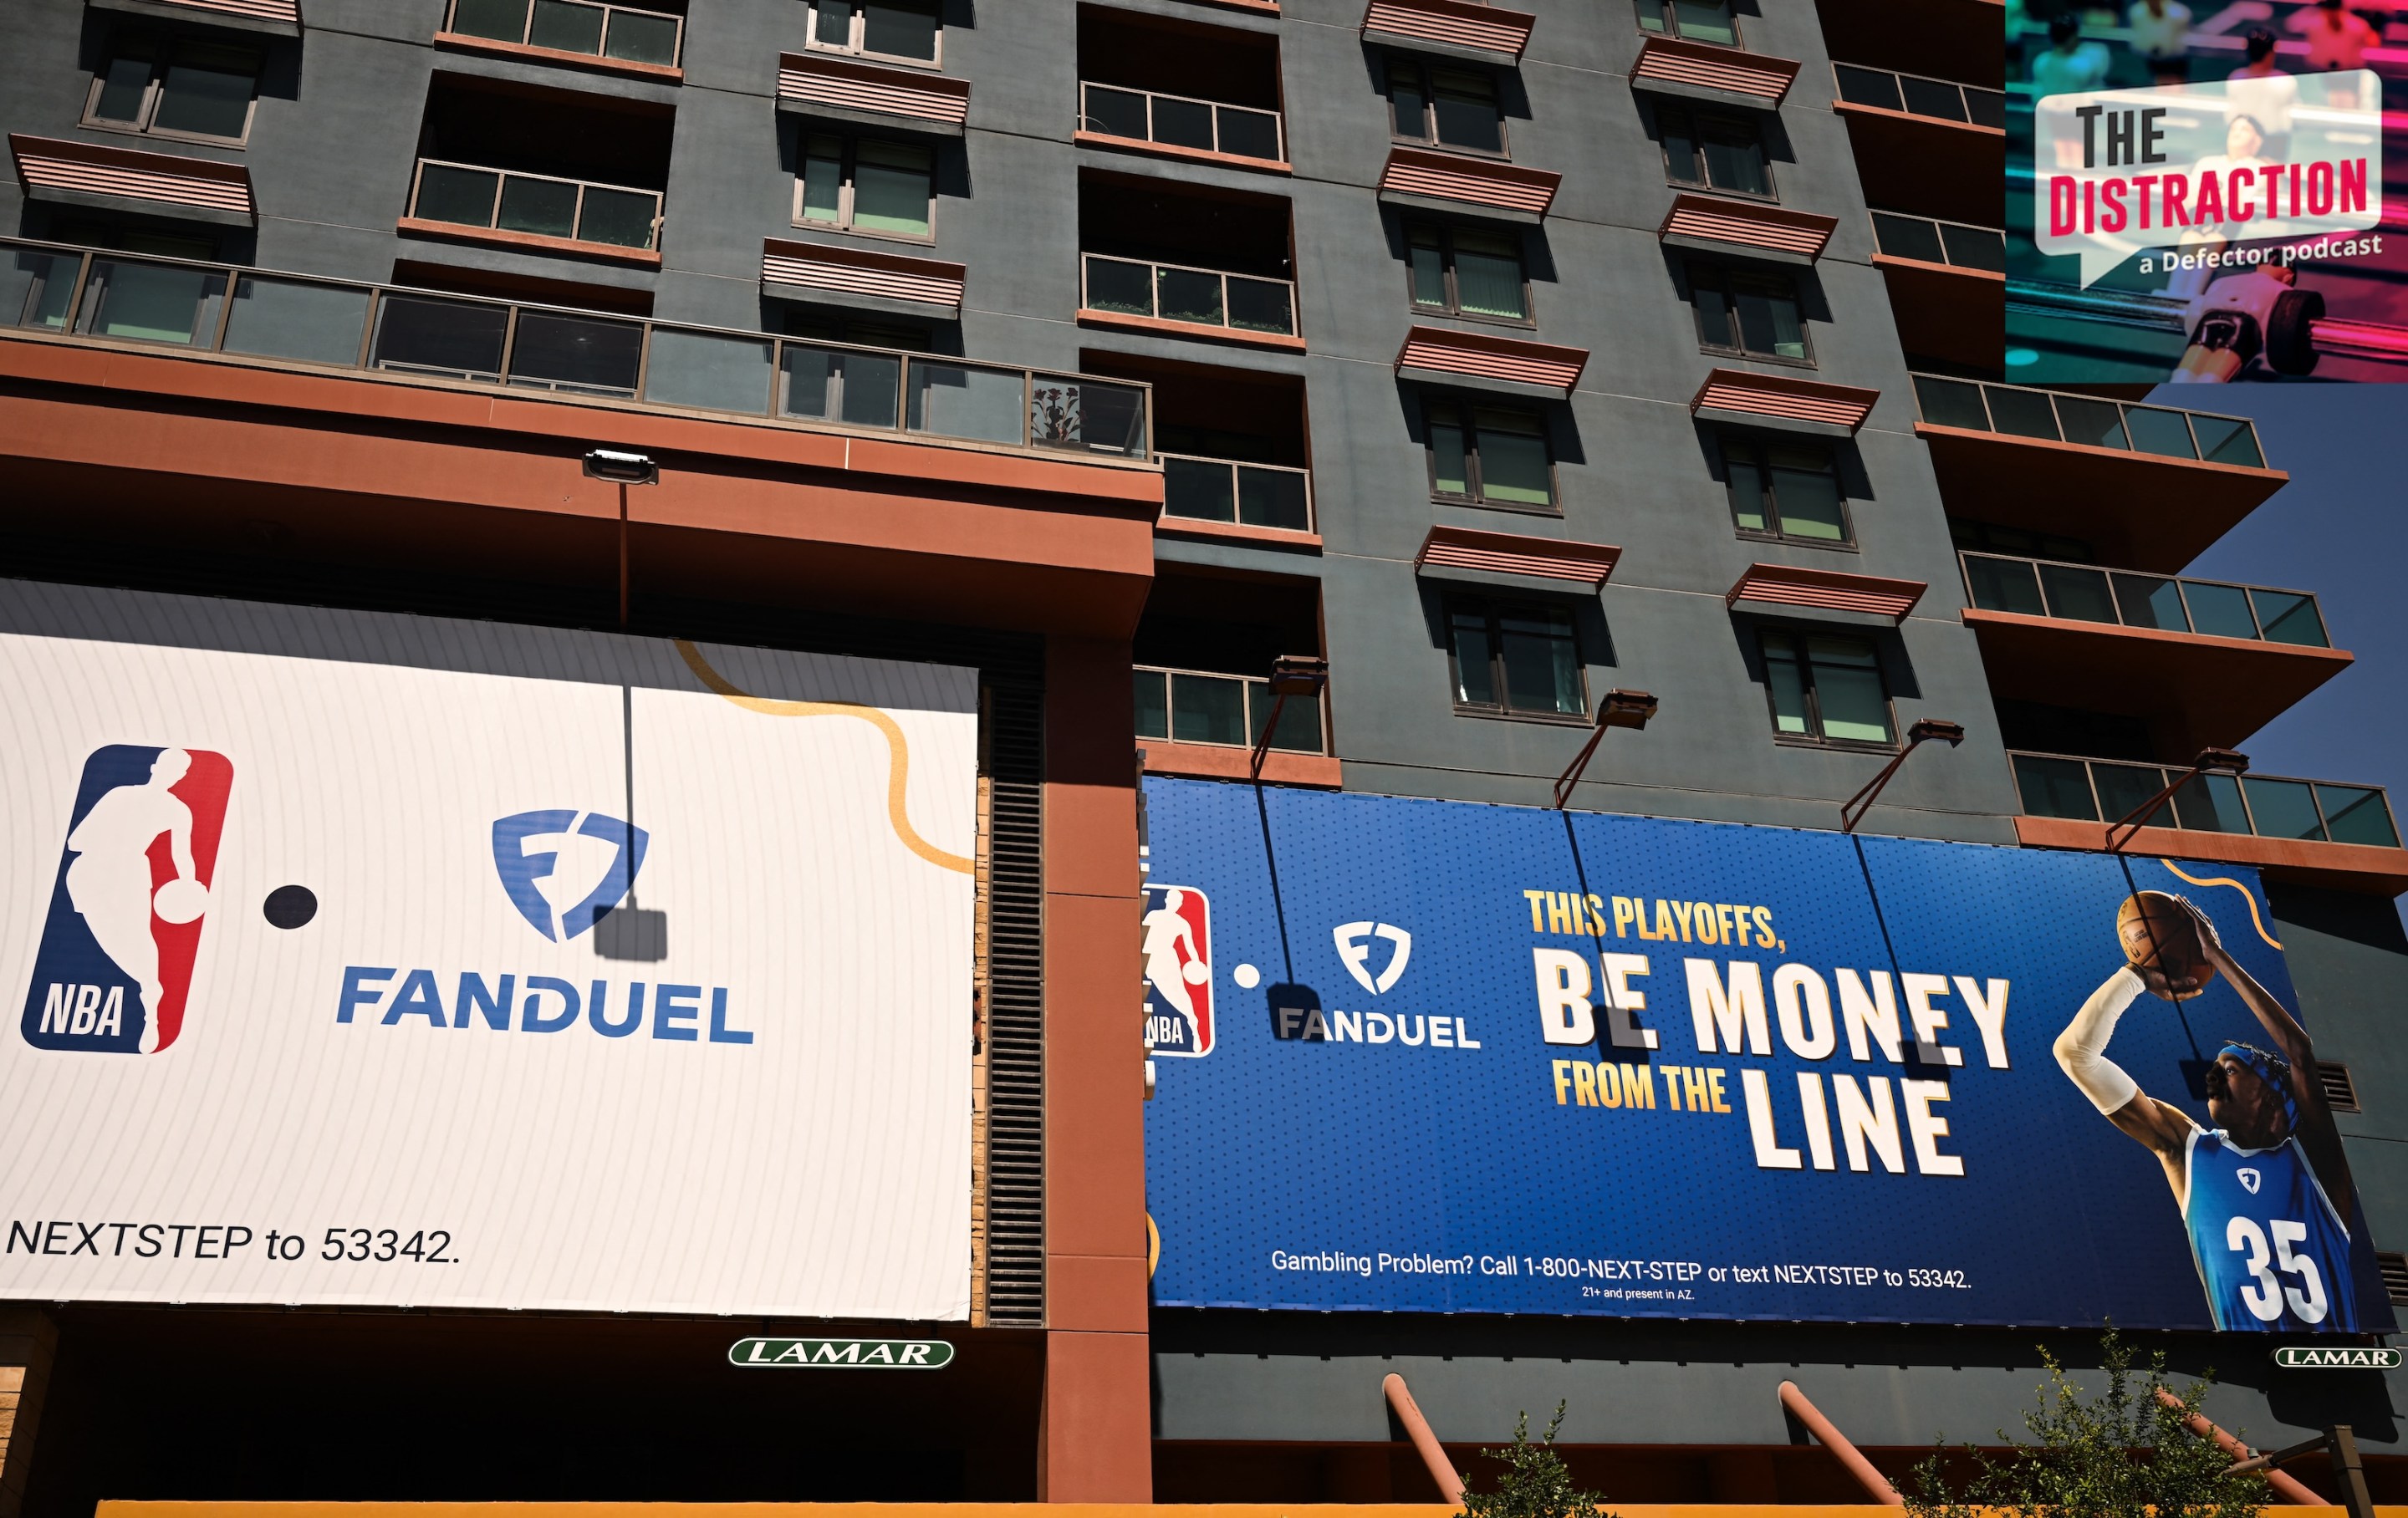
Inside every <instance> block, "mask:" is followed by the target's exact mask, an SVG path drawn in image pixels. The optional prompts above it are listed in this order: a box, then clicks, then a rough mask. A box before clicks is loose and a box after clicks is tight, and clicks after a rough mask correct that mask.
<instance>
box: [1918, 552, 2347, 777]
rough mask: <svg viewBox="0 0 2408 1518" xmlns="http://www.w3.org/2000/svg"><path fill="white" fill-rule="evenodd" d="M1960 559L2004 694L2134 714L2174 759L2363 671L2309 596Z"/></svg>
mask: <svg viewBox="0 0 2408 1518" xmlns="http://www.w3.org/2000/svg"><path fill="white" fill-rule="evenodd" d="M1957 558H1958V560H1959V562H1960V563H1961V564H1962V566H1963V568H1964V575H1965V592H1966V600H1967V603H1968V609H1967V610H1966V611H1965V613H1964V620H1965V623H1966V624H1967V625H1968V626H1971V628H1972V629H1973V631H1974V634H1975V636H1976V637H1977V638H1978V639H1979V641H1980V643H1981V646H1982V659H1983V663H1984V665H1985V667H1986V668H1987V670H1988V672H1989V677H1990V689H1991V693H1992V695H1995V696H1997V697H1998V698H2000V699H2002V700H2011V701H2034V702H2041V703H2044V704H2048V705H2053V706H2059V707H2075V708H2081V709H2089V710H2096V711H2120V712H2128V713H2131V714H2132V715H2134V716H2138V717H2141V718H2143V720H2146V721H2147V722H2149V723H2150V724H2151V726H2152V727H2153V728H2154V729H2155V730H2157V732H2158V733H2159V735H2160V741H2161V744H2162V746H2163V747H2164V748H2166V749H2168V750H2171V751H2173V752H2194V751H2196V750H2198V749H2200V748H2205V747H2208V746H2211V745H2214V746H2217V747H2226V748H2229V747H2233V746H2236V745H2238V744H2239V743H2240V742H2241V741H2242V740H2243V738H2247V737H2248V736H2249V735H2250V734H2251V733H2254V732H2256V731H2257V729H2258V728H2260V727H2262V726H2264V725H2265V724H2266V723H2268V722H2270V721H2272V719H2273V718H2274V717H2275V716H2277V715H2279V714H2280V713H2281V712H2283V711H2284V710H2285V709H2288V708H2289V707H2290V706H2291V705H2292V704H2293V703H2295V702H2297V701H2298V700H2300V697H2302V696H2304V695H2307V694H2308V693H2309V692H2311V691H2313V690H2315V688H2316V687H2317V686H2319V685H2321V684H2323V683H2324V682H2325V681H2326V680H2330V679H2331V678H2332V677H2333V676H2334V675H2336V674H2339V673H2340V672H2341V671H2342V670H2343V669H2344V668H2346V667H2347V666H2349V664H2350V662H2351V656H2350V655H2349V654H2348V653H2345V652H2342V651H2341V650H2338V649H2335V648H2333V647H2332V646H2331V642H2330V640H2329V638H2328V637H2326V635H2325V626H2324V618H2323V615H2322V613H2321V612H2320V611H2319V610H2318V609H2317V607H2316V598H2315V596H2313V595H2309V594H2303V593H2300V592H2297V591H2279V590H2272V589H2269V588H2267V587H2265V586H2262V585H2232V584H2225V583H2222V582H2218V581H2214V580H2185V579H2177V578H2172V577H2169V576H2161V575H2148V574H2134V573H2128V572H2126V571H2123V570H2117V569H2102V568H2099V567H2097V566H2091V565H2082V564H2064V563H2057V562H2053V561H2049V560H2044V559H2024V558H2013V557H2009V556H2007V555H2004V554H1997V553H1972V552H1966V553H1959V554H1958V555H1957Z"/></svg>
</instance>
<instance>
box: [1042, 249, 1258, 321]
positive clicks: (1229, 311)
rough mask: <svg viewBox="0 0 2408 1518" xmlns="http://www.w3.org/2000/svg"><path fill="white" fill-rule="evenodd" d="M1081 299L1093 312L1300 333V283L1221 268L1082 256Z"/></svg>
mask: <svg viewBox="0 0 2408 1518" xmlns="http://www.w3.org/2000/svg"><path fill="white" fill-rule="evenodd" d="M1080 262H1081V265H1082V270H1081V272H1082V280H1081V285H1082V290H1081V297H1082V298H1081V300H1080V304H1081V305H1082V306H1083V307H1085V308H1087V309H1088V310H1091V311H1111V312H1113V313H1114V314H1116V315H1120V316H1151V317H1156V318H1159V319H1160V320H1162V321H1165V322H1194V323H1195V324H1197V325H1198V326H1207V327H1230V328H1234V329H1235V330H1237V331H1240V332H1274V333H1279V334H1282V335H1283V336H1286V337H1294V336H1296V283H1295V281H1294V280H1291V279H1256V278H1255V277H1254V276H1253V275H1248V274H1229V273H1226V272H1224V271H1222V270H1220V269H1197V268H1189V267H1186V266H1185V265H1179V264H1149V263H1144V262H1142V261H1140V260H1137V259H1129V258H1107V257H1105V256H1104V255H1102V254H1100V253H1083V254H1081V255H1080Z"/></svg>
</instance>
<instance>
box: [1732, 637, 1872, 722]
mask: <svg viewBox="0 0 2408 1518" xmlns="http://www.w3.org/2000/svg"><path fill="white" fill-rule="evenodd" d="M1763 648H1764V683H1765V689H1766V691H1767V692H1768V693H1769V694H1770V696H1771V698H1772V731H1773V732H1774V734H1775V735H1777V736H1778V737H1780V738H1786V739H1788V740H1790V741H1791V742H1797V743H1831V744H1840V745H1850V746H1861V747H1869V748H1885V749H1886V748H1896V747H1897V746H1898V738H1897V724H1896V723H1894V722H1893V721H1892V720H1891V717H1890V709H1889V691H1888V689H1887V687H1885V686H1884V685H1883V683H1882V674H1881V661H1880V659H1879V658H1878V657H1877V656H1876V655H1875V654H1874V652H1873V646H1872V645H1871V643H1868V642H1866V641H1865V640H1864V639H1862V638H1860V637H1820V636H1809V635H1804V634H1799V633H1770V632H1769V633H1766V634H1765V635H1764V642H1763Z"/></svg>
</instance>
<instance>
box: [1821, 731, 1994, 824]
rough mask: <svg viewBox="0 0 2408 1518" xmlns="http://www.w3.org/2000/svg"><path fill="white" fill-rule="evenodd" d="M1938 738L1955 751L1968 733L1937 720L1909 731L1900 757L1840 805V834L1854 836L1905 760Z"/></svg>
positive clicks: (1883, 767)
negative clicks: (1857, 827)
mask: <svg viewBox="0 0 2408 1518" xmlns="http://www.w3.org/2000/svg"><path fill="white" fill-rule="evenodd" d="M1933 738H1938V739H1940V740H1941V741H1942V742H1943V743H1946V744H1947V745H1948V746H1949V747H1950V748H1952V749H1953V748H1955V747H1956V746H1957V744H1959V743H1962V742H1964V741H1965V729H1964V727H1963V725H1962V724H1960V723H1952V722H1942V721H1941V720H1939V719H1938V718H1934V717H1927V718H1925V719H1924V720H1923V721H1921V722H1918V723H1915V724H1914V726H1912V727H1910V728H1908V729H1907V730H1906V747H1905V748H1903V749H1900V750H1899V751H1898V757H1897V758H1895V759H1892V760H1891V761H1890V762H1889V763H1888V764H1886V765H1884V766H1882V772H1881V773H1880V774H1878V775H1875V776H1874V777H1873V778H1872V779H1871V780H1867V781H1866V782H1865V784H1864V788H1863V789H1862V790H1860V791H1858V792H1857V793H1856V795H1852V796H1850V797H1848V799H1847V800H1845V801H1842V802H1841V803H1840V831H1841V832H1842V833H1853V832H1855V831H1856V824H1857V823H1861V822H1863V821H1864V820H1865V813H1867V812H1869V811H1871V810H1872V809H1873V803H1874V802H1875V801H1877V800H1879V799H1881V794H1882V788H1883V787H1884V786H1885V785H1887V784H1889V780H1890V777H1891V776H1893V775H1895V774H1897V773H1898V771H1899V766H1900V765H1903V764H1905V763H1906V756H1907V755H1908V754H1911V753H1913V752H1914V751H1915V750H1917V749H1919V748H1921V747H1923V745H1924V744H1926V743H1928V742H1929V741H1930V740H1931V739H1933Z"/></svg>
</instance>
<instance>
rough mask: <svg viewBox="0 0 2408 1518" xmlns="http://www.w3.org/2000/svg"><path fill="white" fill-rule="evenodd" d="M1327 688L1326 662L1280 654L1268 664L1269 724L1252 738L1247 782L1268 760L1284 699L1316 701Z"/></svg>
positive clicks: (1259, 774) (1308, 656) (1259, 775)
mask: <svg viewBox="0 0 2408 1518" xmlns="http://www.w3.org/2000/svg"><path fill="white" fill-rule="evenodd" d="M1328 684H1329V661H1328V660H1326V659H1324V658H1321V657H1319V656H1317V655H1311V654H1302V653H1283V654H1281V655H1280V656H1279V657H1278V658H1276V659H1273V660H1272V661H1271V678H1270V690H1271V695H1272V701H1271V714H1270V720H1269V721H1268V722H1266V723H1263V730H1262V731H1261V732H1260V733H1258V734H1256V735H1255V737H1254V752H1253V753H1252V754H1251V755H1249V756H1248V763H1247V766H1246V778H1247V779H1248V780H1261V779H1262V778H1263V761H1264V760H1266V759H1268V758H1269V757H1270V752H1271V735H1272V734H1274V733H1277V732H1278V731H1279V724H1280V714H1281V713H1282V712H1284V711H1285V710H1287V698H1288V697H1289V696H1291V695H1303V696H1310V697H1312V699H1313V700H1315V701H1318V700H1320V699H1321V693H1322V692H1323V690H1325V689H1326V688H1327V686H1328Z"/></svg>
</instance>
